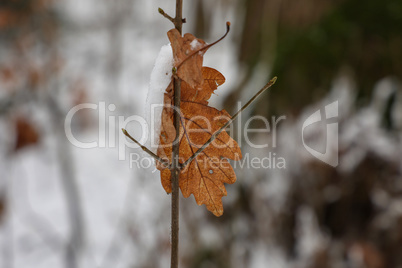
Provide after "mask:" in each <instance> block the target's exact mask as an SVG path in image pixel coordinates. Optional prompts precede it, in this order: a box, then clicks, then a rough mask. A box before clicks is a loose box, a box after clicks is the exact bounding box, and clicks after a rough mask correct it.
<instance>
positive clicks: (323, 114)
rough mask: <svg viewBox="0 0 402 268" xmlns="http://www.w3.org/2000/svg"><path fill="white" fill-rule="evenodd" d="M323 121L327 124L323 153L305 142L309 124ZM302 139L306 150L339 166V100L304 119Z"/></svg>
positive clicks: (325, 161) (328, 162)
mask: <svg viewBox="0 0 402 268" xmlns="http://www.w3.org/2000/svg"><path fill="white" fill-rule="evenodd" d="M322 121H324V123H325V125H326V141H325V151H324V152H323V153H322V152H319V151H317V150H315V149H313V148H311V147H310V146H308V145H307V144H306V142H305V135H304V132H305V129H306V128H307V127H308V126H311V125H313V124H315V123H320V122H322ZM302 141H303V146H304V148H306V150H307V151H308V152H309V153H310V154H311V155H313V156H314V157H315V158H317V159H319V160H321V161H322V162H324V163H327V164H328V165H330V166H332V167H336V166H338V163H339V159H338V158H339V157H338V152H339V148H338V147H339V145H338V101H334V102H332V103H330V104H328V105H326V106H325V107H324V109H319V110H317V111H315V112H314V113H313V114H312V115H310V116H309V117H308V118H307V119H306V121H304V123H303V127H302Z"/></svg>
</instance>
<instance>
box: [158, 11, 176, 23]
mask: <svg viewBox="0 0 402 268" xmlns="http://www.w3.org/2000/svg"><path fill="white" fill-rule="evenodd" d="M158 12H159V13H160V14H161V15H162V16H164V17H165V18H167V19H168V20H170V21H171V22H172V23H174V18H172V17H171V16H169V14H167V13H165V11H164V10H163V9H162V8H158Z"/></svg>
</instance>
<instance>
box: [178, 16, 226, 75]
mask: <svg viewBox="0 0 402 268" xmlns="http://www.w3.org/2000/svg"><path fill="white" fill-rule="evenodd" d="M229 31H230V22H229V21H227V22H226V33H225V34H224V35H223V36H222V37H221V38H219V39H218V40H216V41H215V42H213V43H211V44H209V45H206V46H205V47H202V48H200V49H197V50H196V51H194V52H193V53H191V54H190V55H189V56H188V57H187V58H185V59H184V60H183V61H182V62H180V64H179V65H178V66H177V67H176V69H177V70H179V68H180V67H181V66H182V65H183V63H185V62H186V61H187V60H188V59H190V58H191V57H192V56H194V55H195V54H197V53H198V52H201V51H204V50H207V49H208V48H210V47H212V46H214V45H216V44H217V43H219V42H220V41H222V40H223V39H224V38H225V37H226V36H227V35H228V33H229Z"/></svg>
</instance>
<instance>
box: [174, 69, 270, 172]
mask: <svg viewBox="0 0 402 268" xmlns="http://www.w3.org/2000/svg"><path fill="white" fill-rule="evenodd" d="M276 79H277V77H276V76H275V77H274V78H272V79H271V80H270V81H269V82H268V83H267V84H266V85H265V86H264V87H263V88H261V89H260V91H258V92H257V93H256V94H255V95H254V96H253V97H252V98H251V99H250V100H249V101H248V102H247V103H246V104H245V105H244V106H243V107H241V108H240V110H238V111H237V112H236V113H235V114H234V115H233V117H232V118H231V119H230V120H229V121H227V122H226V124H224V125H223V126H222V127H221V128H220V129H219V130H217V131H216V132H214V134H212V135H211V138H209V140H208V141H207V142H206V143H204V145H202V146H201V147H200V148H199V149H198V150H197V151H196V152H195V153H194V154H193V155H192V156H191V157H190V158H189V159H187V161H186V162H184V163H183V164H181V165H180V169H184V168H185V167H186V166H187V165H188V164H189V163H190V162H191V161H193V160H194V159H195V158H196V157H197V155H199V154H200V153H202V151H204V150H205V148H207V147H208V145H210V144H211V142H213V141H214V140H215V139H216V137H217V136H218V135H219V134H220V133H221V132H222V131H223V130H225V128H226V127H227V126H229V125H230V124H231V123H232V122H233V121H234V120H235V119H236V117H238V116H239V115H240V113H241V112H243V111H244V109H246V108H247V107H248V106H249V105H250V104H251V103H253V102H254V100H255V99H257V98H258V96H260V95H261V94H262V93H263V92H264V91H265V90H267V89H268V88H270V87H271V86H272V85H273V84H275V82H276Z"/></svg>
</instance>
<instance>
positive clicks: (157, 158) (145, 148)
mask: <svg viewBox="0 0 402 268" xmlns="http://www.w3.org/2000/svg"><path fill="white" fill-rule="evenodd" d="M121 130H122V131H123V133H124V135H126V136H127V137H128V138H129V139H130V140H132V141H133V142H135V143H136V144H137V145H138V146H140V147H141V149H142V150H143V151H145V152H146V153H147V154H149V155H150V156H151V157H153V158H154V159H155V160H156V161H159V162H160V163H161V164H162V165H164V166H169V161H167V160H166V159H163V158H160V157H159V156H157V155H156V154H154V153H153V152H152V151H151V150H149V149H148V148H147V147H145V146H144V145H142V144H141V143H139V142H138V141H137V140H136V139H134V138H133V137H132V136H131V135H130V134H129V133H128V132H127V130H125V129H124V128H122V129H121Z"/></svg>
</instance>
